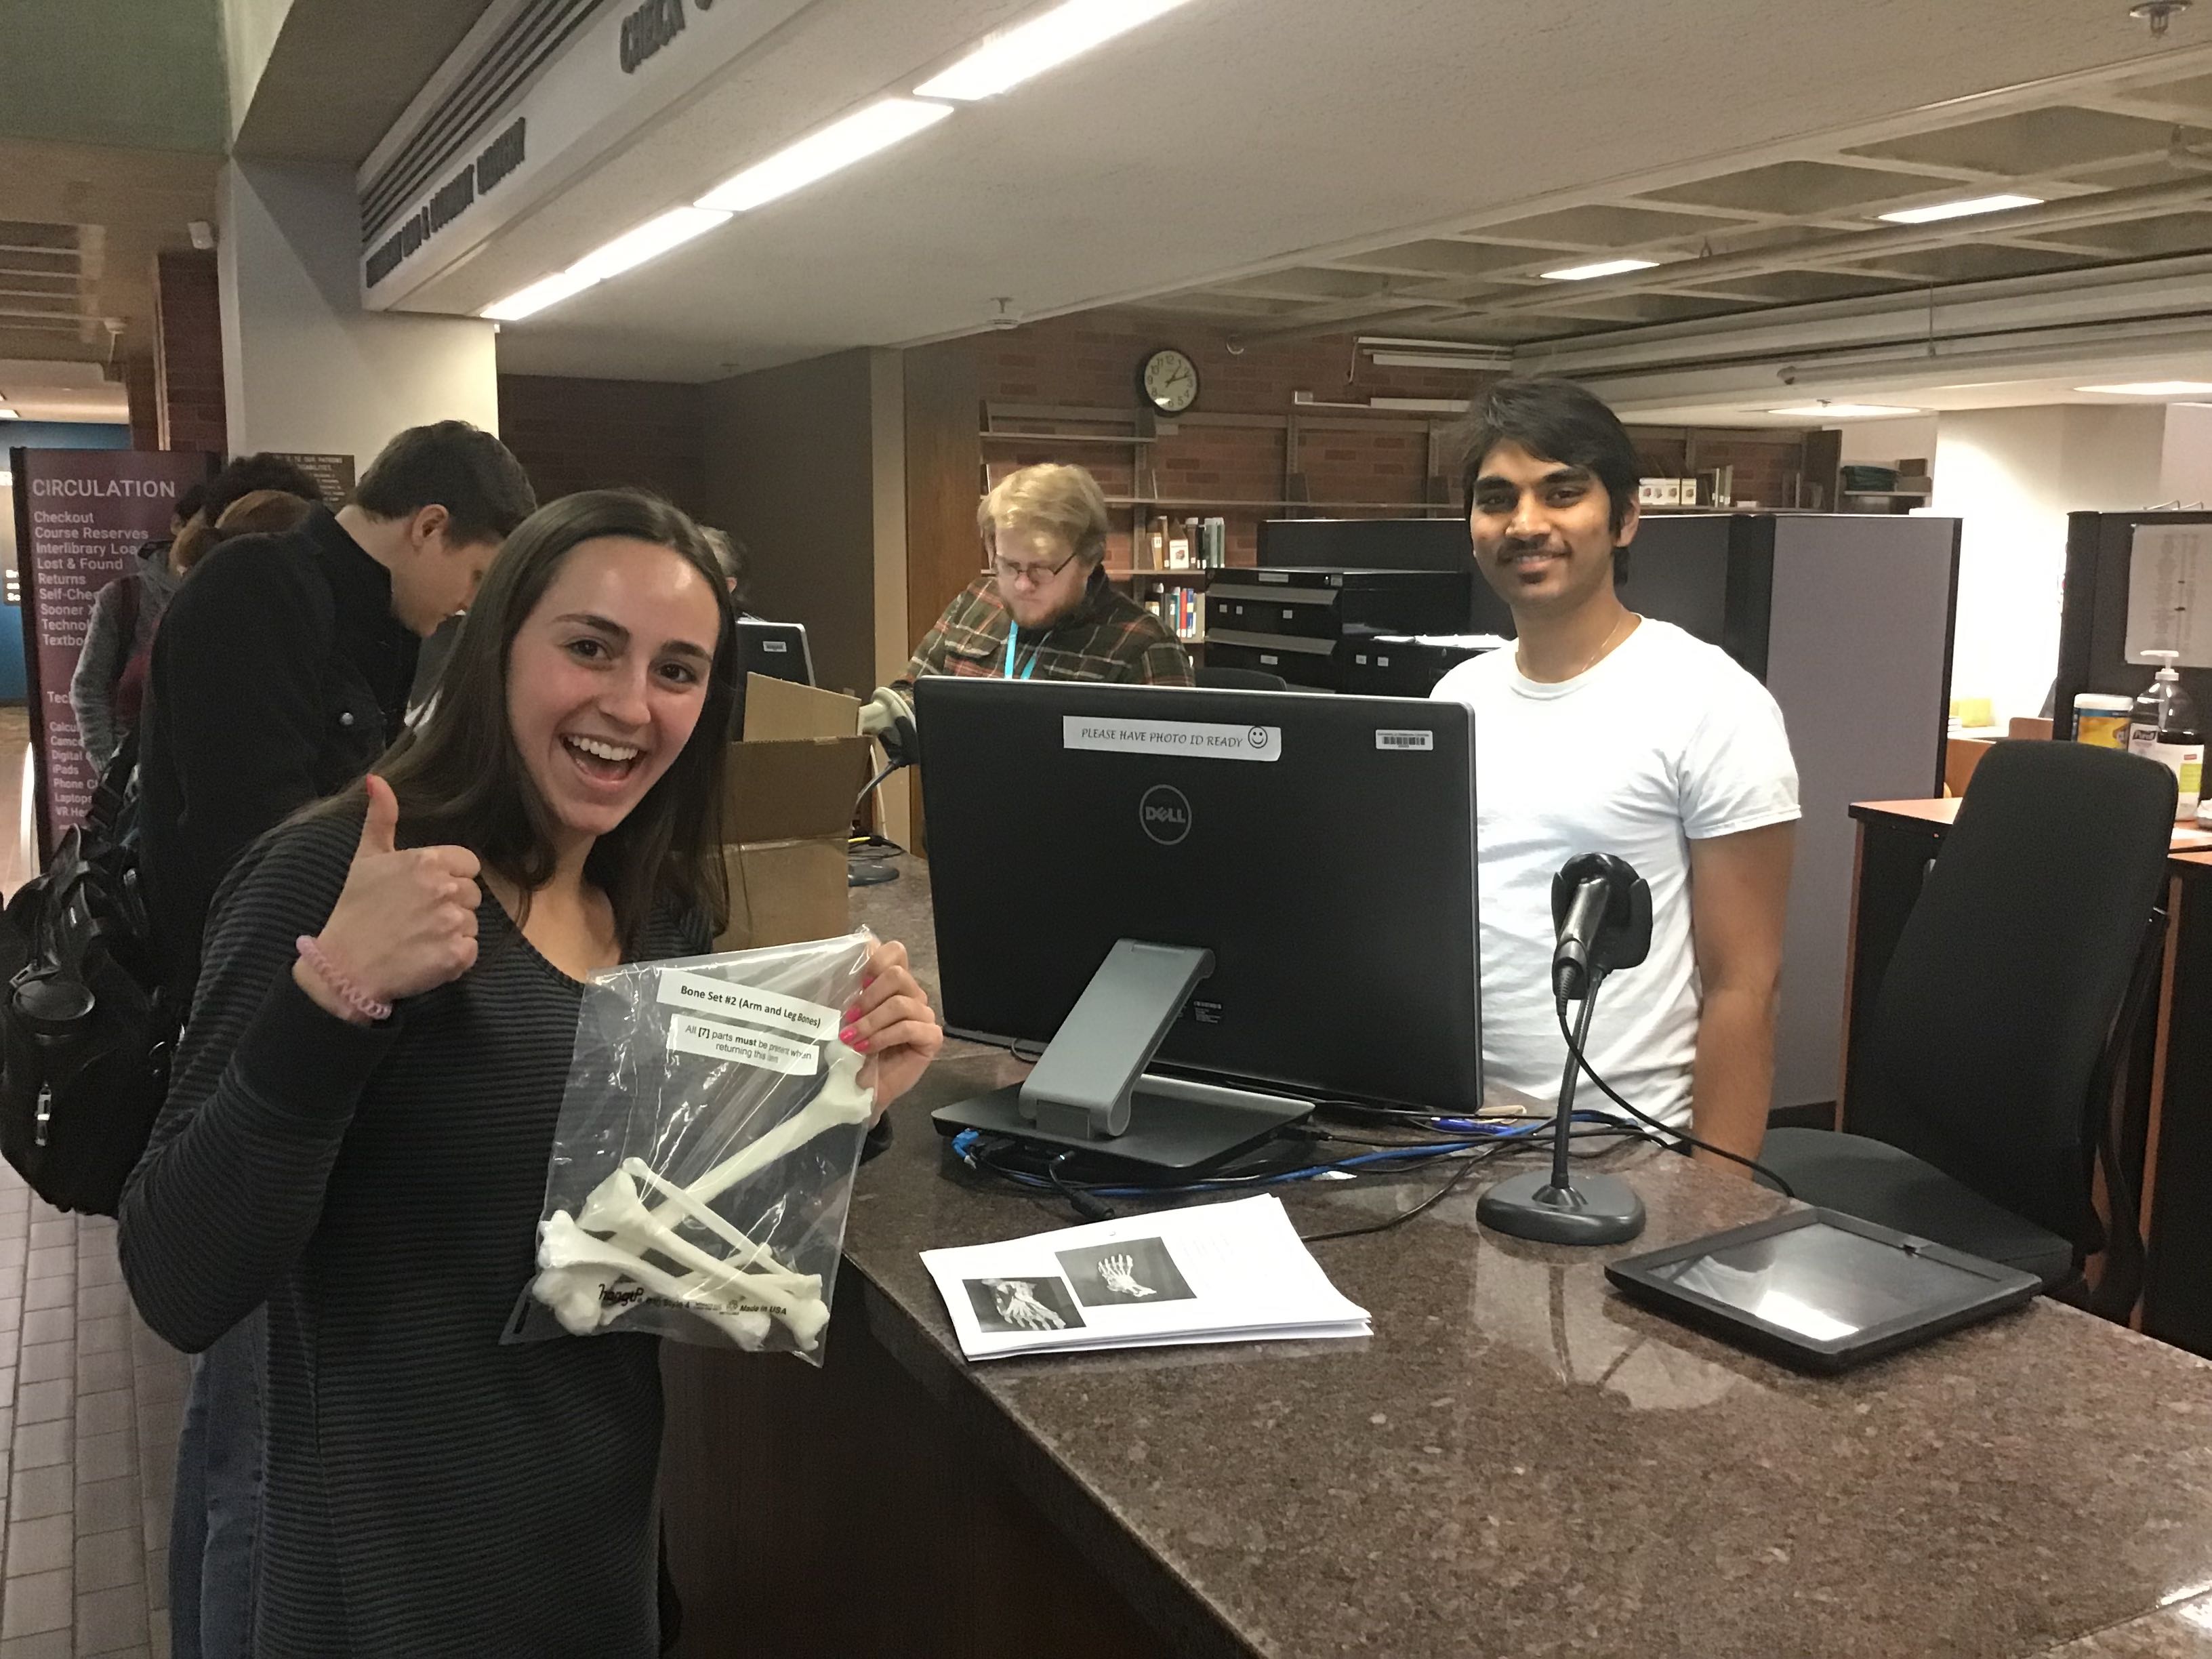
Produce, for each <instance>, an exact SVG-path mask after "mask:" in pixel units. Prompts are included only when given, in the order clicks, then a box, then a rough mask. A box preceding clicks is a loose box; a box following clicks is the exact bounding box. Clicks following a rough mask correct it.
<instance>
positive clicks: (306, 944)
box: [299, 933, 392, 1025]
mask: <svg viewBox="0 0 2212 1659" xmlns="http://www.w3.org/2000/svg"><path fill="white" fill-rule="evenodd" d="M299 947H300V960H301V961H302V962H304V963H307V966H308V967H310V968H312V969H314V970H315V972H316V973H317V974H318V975H320V976H321V978H322V981H323V983H324V984H325V985H327V986H329V987H331V994H332V995H334V996H336V997H337V1000H339V1001H340V1002H343V1004H345V1006H347V1007H349V1008H350V1009H351V1010H353V1012H355V1013H356V1014H359V1015H360V1016H361V1017H362V1018H363V1019H365V1020H367V1021H368V1022H369V1023H370V1024H372V1025H380V1024H383V1023H384V1022H385V1021H386V1020H387V1019H390V1018H392V1005H391V1004H390V1003H388V1002H379V1001H378V1000H376V999H375V998H374V997H373V996H370V995H369V994H368V993H366V992H365V991H363V990H362V988H361V987H359V986H357V985H356V984H355V983H354V982H353V981H351V980H349V979H348V978H347V977H346V976H345V975H343V974H342V973H340V972H339V971H338V970H337V966H336V965H335V964H334V963H332V962H331V958H330V956H329V953H328V952H326V951H325V950H324V949H323V947H322V946H321V945H319V944H318V943H317V942H316V940H315V937H314V935H313V934H312V933H302V934H301V935H300V939H299Z"/></svg>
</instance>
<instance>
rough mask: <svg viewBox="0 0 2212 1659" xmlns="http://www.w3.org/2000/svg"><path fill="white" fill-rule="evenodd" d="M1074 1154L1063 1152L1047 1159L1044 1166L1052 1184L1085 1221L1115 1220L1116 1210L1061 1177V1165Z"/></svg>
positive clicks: (1069, 1206) (1068, 1205)
mask: <svg viewBox="0 0 2212 1659" xmlns="http://www.w3.org/2000/svg"><path fill="white" fill-rule="evenodd" d="M1074 1156H1075V1154H1074V1153H1073V1152H1062V1153H1061V1154H1060V1156H1059V1157H1058V1158H1050V1159H1048V1160H1047V1161H1046V1163H1045V1166H1044V1167H1045V1173H1046V1174H1047V1175H1048V1176H1051V1177H1052V1184H1053V1186H1054V1188H1055V1189H1056V1190H1057V1191H1058V1192H1059V1194H1060V1196H1061V1197H1062V1198H1064V1199H1066V1200H1067V1207H1068V1208H1069V1209H1071V1210H1073V1211H1074V1212H1076V1214H1078V1215H1079V1216H1081V1217H1082V1218H1084V1219H1085V1221H1111V1220H1113V1219H1114V1211H1113V1210H1112V1208H1111V1207H1109V1206H1107V1205H1104V1204H1102V1203H1100V1202H1099V1201H1098V1200H1097V1199H1095V1198H1093V1197H1091V1194H1088V1193H1085V1192H1079V1191H1078V1190H1077V1189H1076V1188H1073V1187H1071V1186H1069V1185H1068V1184H1067V1182H1066V1181H1065V1180H1063V1179H1062V1178H1061V1176H1060V1165H1061V1164H1065V1163H1066V1162H1067V1160H1068V1159H1070V1158H1073V1157H1074Z"/></svg>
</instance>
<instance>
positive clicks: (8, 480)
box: [0, 466, 15, 489]
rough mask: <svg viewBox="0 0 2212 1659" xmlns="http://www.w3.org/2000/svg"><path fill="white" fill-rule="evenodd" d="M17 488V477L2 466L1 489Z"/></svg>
mask: <svg viewBox="0 0 2212 1659" xmlns="http://www.w3.org/2000/svg"><path fill="white" fill-rule="evenodd" d="M14 488H15V474H14V473H12V472H10V471H9V470H8V469H7V468H6V467H4V466H0V489H14Z"/></svg>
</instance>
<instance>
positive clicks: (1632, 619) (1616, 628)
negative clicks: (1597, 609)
mask: <svg viewBox="0 0 2212 1659" xmlns="http://www.w3.org/2000/svg"><path fill="white" fill-rule="evenodd" d="M1643 620H1644V618H1643V617H1641V616H1639V615H1638V614H1637V613H1636V612H1635V611H1627V612H1626V613H1624V614H1623V615H1622V617H1621V618H1620V621H1619V622H1617V623H1613V632H1612V633H1610V634H1608V635H1606V636H1605V642H1604V643H1603V644H1601V645H1600V646H1599V647H1598V648H1597V649H1596V650H1595V651H1593V652H1591V653H1590V654H1589V661H1588V662H1586V663H1584V664H1583V665H1582V666H1581V667H1580V668H1577V670H1575V671H1574V672H1573V673H1571V674H1569V675H1567V676H1566V678H1568V679H1571V680H1577V679H1580V678H1582V677H1583V675H1585V674H1587V673H1589V671H1590V670H1591V669H1593V668H1595V667H1596V666H1597V665H1598V659H1600V658H1601V657H1603V656H1604V655H1605V653H1607V652H1608V651H1610V650H1612V649H1613V646H1614V644H1615V643H1616V642H1617V641H1619V640H1620V638H1621V636H1622V630H1624V629H1627V628H1630V627H1632V626H1634V625H1635V624H1636V623H1640V622H1642V621H1643ZM1513 657H1514V665H1515V666H1516V667H1517V668H1518V669H1520V671H1521V672H1522V674H1523V675H1524V676H1525V675H1526V674H1527V673H1528V659H1526V658H1525V657H1523V656H1522V654H1521V651H1520V647H1518V646H1516V647H1514V651H1513Z"/></svg>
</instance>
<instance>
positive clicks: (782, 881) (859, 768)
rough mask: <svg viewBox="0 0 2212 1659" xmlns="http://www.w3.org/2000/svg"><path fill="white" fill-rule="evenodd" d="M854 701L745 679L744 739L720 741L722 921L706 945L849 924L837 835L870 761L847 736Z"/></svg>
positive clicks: (727, 946)
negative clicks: (723, 750) (723, 779)
mask: <svg viewBox="0 0 2212 1659" xmlns="http://www.w3.org/2000/svg"><path fill="white" fill-rule="evenodd" d="M859 720H860V704H859V702H856V701H855V700H854V699H853V698H851V697H848V696H844V695H843V694H842V693H841V692H836V691H823V690H817V688H815V687H813V686H811V685H794V684H792V683H791V682H790V681H788V680H775V679H768V678H763V676H761V675H758V674H755V675H752V676H750V678H748V679H747V681H746V684H745V738H744V742H743V743H738V744H732V745H731V746H730V755H729V767H728V781H727V785H726V788H727V793H726V794H725V796H724V797H723V800H722V834H723V837H724V843H725V844H724V846H723V848H722V867H723V870H724V871H725V872H726V874H727V876H728V878H729V884H730V925H729V927H728V928H727V929H726V931H725V932H723V933H721V934H720V937H718V938H717V939H715V940H714V948H715V949H716V950H718V951H750V950H753V949H755V948H757V947H758V946H761V945H790V944H793V943H796V942H797V941H799V940H802V939H834V938H836V936H837V935H838V934H840V933H848V932H850V931H851V929H852V925H853V921H852V907H851V904H850V902H849V901H848V896H847V889H846V884H845V855H846V848H847V838H848V836H850V834H851V833H852V827H853V810H854V804H855V803H856V802H857V801H858V800H859V799H860V791H861V790H863V789H865V788H866V787H867V784H868V780H869V778H870V777H871V776H872V775H873V773H872V766H873V763H874V758H875V757H874V753H873V750H872V747H871V745H870V744H869V741H868V739H867V738H863V737H860V736H857V735H855V733H854V727H855V726H857V725H858V724H859Z"/></svg>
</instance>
